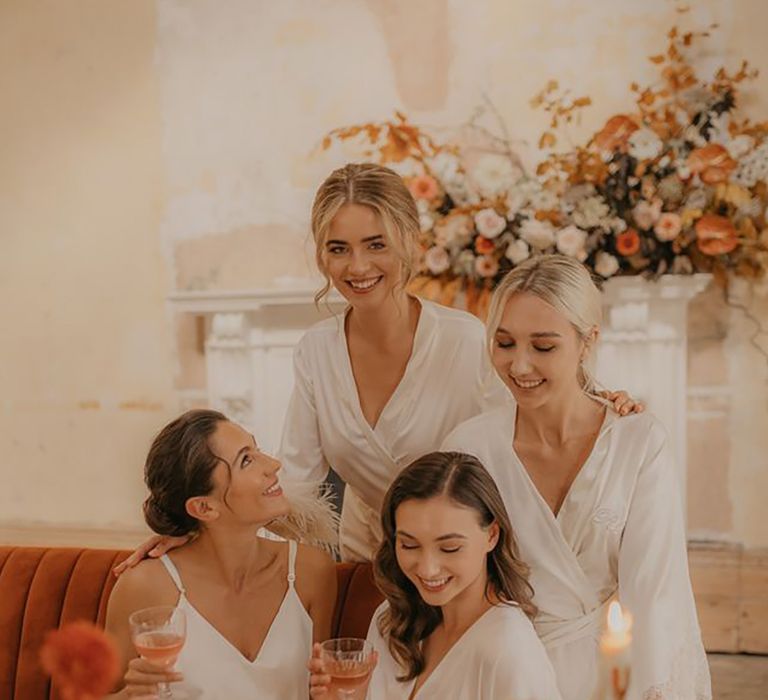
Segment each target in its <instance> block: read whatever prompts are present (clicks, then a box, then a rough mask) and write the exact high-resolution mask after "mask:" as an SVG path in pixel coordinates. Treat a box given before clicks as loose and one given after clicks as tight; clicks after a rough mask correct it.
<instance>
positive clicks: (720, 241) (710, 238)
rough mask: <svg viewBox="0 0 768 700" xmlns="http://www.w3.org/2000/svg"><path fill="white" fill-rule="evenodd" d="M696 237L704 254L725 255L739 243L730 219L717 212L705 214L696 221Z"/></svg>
mask: <svg viewBox="0 0 768 700" xmlns="http://www.w3.org/2000/svg"><path fill="white" fill-rule="evenodd" d="M696 238H697V239H698V240H697V245H698V246H699V250H700V251H701V252H702V253H704V255H725V254H726V253H730V252H731V251H732V250H733V249H734V248H736V246H738V245H739V239H738V238H737V237H736V228H735V227H734V225H733V224H732V223H731V220H730V219H726V218H725V217H724V216H718V215H717V214H705V215H704V216H702V217H701V218H700V219H699V220H698V221H697V222H696Z"/></svg>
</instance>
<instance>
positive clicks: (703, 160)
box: [685, 143, 737, 185]
mask: <svg viewBox="0 0 768 700" xmlns="http://www.w3.org/2000/svg"><path fill="white" fill-rule="evenodd" d="M685 163H686V165H687V166H688V169H689V170H690V171H691V173H692V174H693V175H696V174H698V176H699V177H700V178H701V180H702V182H705V183H707V184H708V185H716V184H718V183H720V182H725V181H726V180H727V179H728V177H729V176H730V174H731V171H732V170H734V168H735V167H736V165H737V163H736V161H735V160H734V159H733V158H731V155H730V153H728V150H727V149H726V148H725V147H724V146H721V145H720V144H719V143H709V144H707V145H706V146H702V147H701V148H697V149H695V150H693V151H692V152H691V154H690V155H689V156H688V159H687V160H686V161H685Z"/></svg>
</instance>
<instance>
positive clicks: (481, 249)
mask: <svg viewBox="0 0 768 700" xmlns="http://www.w3.org/2000/svg"><path fill="white" fill-rule="evenodd" d="M495 249H496V246H495V245H494V243H493V241H491V240H488V239H487V238H485V237H484V236H478V237H477V238H476V239H475V252H477V253H478V254H480V255H488V254H489V253H492V252H493V251H494V250H495Z"/></svg>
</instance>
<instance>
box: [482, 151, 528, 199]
mask: <svg viewBox="0 0 768 700" xmlns="http://www.w3.org/2000/svg"><path fill="white" fill-rule="evenodd" d="M522 175H523V171H522V170H520V168H518V167H517V166H516V165H515V164H514V163H512V162H511V161H510V160H509V158H507V157H506V156H501V155H498V154H495V153H493V154H488V155H485V156H483V157H482V158H480V160H478V161H477V165H476V166H475V167H474V169H473V170H472V173H471V179H472V182H473V183H474V184H475V187H477V189H478V190H479V191H480V192H481V193H482V194H483V195H484V196H485V197H495V196H497V195H499V194H501V193H503V192H506V191H507V190H508V189H509V188H510V187H512V185H514V184H515V183H516V182H517V181H518V180H519V179H520V178H521V177H522Z"/></svg>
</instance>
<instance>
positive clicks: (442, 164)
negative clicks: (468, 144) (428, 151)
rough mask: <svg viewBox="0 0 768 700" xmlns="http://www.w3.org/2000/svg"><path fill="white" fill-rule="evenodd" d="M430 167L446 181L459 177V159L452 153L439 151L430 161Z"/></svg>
mask: <svg viewBox="0 0 768 700" xmlns="http://www.w3.org/2000/svg"><path fill="white" fill-rule="evenodd" d="M429 168H430V170H431V171H432V172H433V173H434V174H435V176H436V177H437V178H438V180H441V181H442V182H444V183H446V182H447V183H451V182H453V181H454V180H457V179H459V159H458V158H457V157H456V156H455V155H453V154H452V153H447V152H445V151H442V152H441V153H438V154H437V155H436V156H435V157H434V158H432V160H431V161H429Z"/></svg>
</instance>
